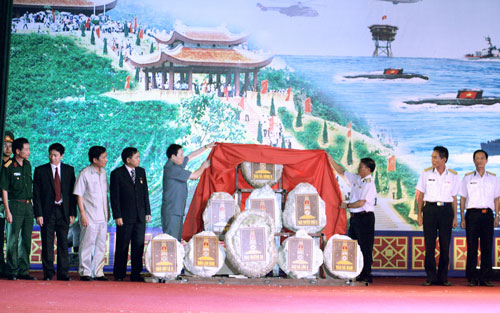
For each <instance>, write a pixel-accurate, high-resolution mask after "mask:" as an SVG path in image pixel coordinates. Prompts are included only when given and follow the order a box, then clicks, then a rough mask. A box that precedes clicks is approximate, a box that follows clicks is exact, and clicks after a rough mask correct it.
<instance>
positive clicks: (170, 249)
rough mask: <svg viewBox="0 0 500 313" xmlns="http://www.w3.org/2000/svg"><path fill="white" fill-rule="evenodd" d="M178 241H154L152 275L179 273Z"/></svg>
mask: <svg viewBox="0 0 500 313" xmlns="http://www.w3.org/2000/svg"><path fill="white" fill-rule="evenodd" d="M176 250H177V241H176V240H168V239H167V240H165V239H153V240H152V273H173V272H176V271H177V251H176Z"/></svg>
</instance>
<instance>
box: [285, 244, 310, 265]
mask: <svg viewBox="0 0 500 313" xmlns="http://www.w3.org/2000/svg"><path fill="white" fill-rule="evenodd" d="M312 253H313V239H308V238H290V239H289V241H288V269H289V270H290V271H311V270H312V257H313V255H312Z"/></svg>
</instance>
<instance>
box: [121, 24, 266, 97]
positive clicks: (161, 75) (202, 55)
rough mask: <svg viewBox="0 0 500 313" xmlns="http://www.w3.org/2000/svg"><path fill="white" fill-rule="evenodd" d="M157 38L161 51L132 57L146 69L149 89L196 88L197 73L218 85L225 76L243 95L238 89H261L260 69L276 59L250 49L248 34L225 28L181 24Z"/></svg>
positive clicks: (226, 81)
mask: <svg viewBox="0 0 500 313" xmlns="http://www.w3.org/2000/svg"><path fill="white" fill-rule="evenodd" d="M153 37H154V38H155V40H156V42H157V45H158V47H159V49H158V50H157V52H155V53H153V54H150V55H142V56H131V57H130V60H129V62H130V64H132V65H133V66H135V67H139V68H141V69H142V71H143V72H144V77H145V90H149V88H154V89H168V90H173V89H174V84H175V83H180V84H187V89H188V90H189V91H193V74H206V75H208V82H207V83H208V84H214V83H215V84H216V87H217V88H219V87H220V85H221V83H222V80H221V77H222V76H224V78H225V80H224V84H226V85H228V84H230V85H233V86H234V90H236V91H237V92H236V94H235V95H236V96H239V93H238V92H239V91H240V90H241V91H242V92H245V91H246V90H248V89H249V86H250V84H251V83H252V86H253V90H256V89H257V74H258V72H259V70H260V69H261V68H262V67H264V66H266V65H268V64H269V63H271V61H272V56H271V55H269V54H265V53H258V52H254V51H250V50H248V49H247V47H246V42H247V39H248V35H246V34H233V33H231V32H229V30H228V29H227V28H225V27H214V28H201V27H197V28H194V27H188V26H185V25H183V24H180V23H177V24H176V25H175V26H174V29H173V31H171V32H170V33H168V34H167V33H165V32H162V33H156V34H154V35H153ZM167 74H168V75H167ZM242 76H244V77H243V82H241V80H242ZM158 80H161V83H159V82H158ZM241 83H243V85H242V87H243V88H240V84H241Z"/></svg>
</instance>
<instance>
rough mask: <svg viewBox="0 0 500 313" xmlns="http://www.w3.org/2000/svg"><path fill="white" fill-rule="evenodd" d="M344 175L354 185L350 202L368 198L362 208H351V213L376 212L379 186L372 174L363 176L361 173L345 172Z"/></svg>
mask: <svg viewBox="0 0 500 313" xmlns="http://www.w3.org/2000/svg"><path fill="white" fill-rule="evenodd" d="M344 177H345V178H346V179H347V180H348V181H349V183H350V184H351V185H352V187H351V196H350V197H349V203H354V202H356V201H358V200H366V202H365V204H364V205H363V206H362V207H360V208H349V211H350V212H351V213H359V212H374V211H375V198H376V197H377V188H376V187H375V182H374V181H373V178H372V175H368V176H366V177H361V176H359V175H356V174H353V173H350V172H348V171H345V172H344Z"/></svg>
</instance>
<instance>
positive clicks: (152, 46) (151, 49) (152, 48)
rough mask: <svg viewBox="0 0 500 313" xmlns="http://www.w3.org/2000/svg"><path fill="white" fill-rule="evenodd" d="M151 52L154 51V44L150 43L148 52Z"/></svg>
mask: <svg viewBox="0 0 500 313" xmlns="http://www.w3.org/2000/svg"><path fill="white" fill-rule="evenodd" d="M153 52H155V46H154V45H153V43H151V46H150V47H149V53H153Z"/></svg>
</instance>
